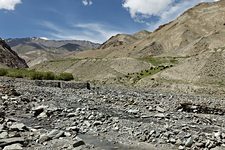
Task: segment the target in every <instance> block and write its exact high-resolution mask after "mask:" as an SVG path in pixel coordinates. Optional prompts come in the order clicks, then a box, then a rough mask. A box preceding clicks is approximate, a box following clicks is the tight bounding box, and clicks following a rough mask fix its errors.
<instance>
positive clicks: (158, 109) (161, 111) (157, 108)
mask: <svg viewBox="0 0 225 150" xmlns="http://www.w3.org/2000/svg"><path fill="white" fill-rule="evenodd" d="M156 111H158V112H160V113H164V112H165V109H163V108H161V107H159V106H157V107H156Z"/></svg>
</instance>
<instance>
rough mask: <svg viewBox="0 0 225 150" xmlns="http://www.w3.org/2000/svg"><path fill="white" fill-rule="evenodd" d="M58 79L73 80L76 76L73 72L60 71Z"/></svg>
mask: <svg viewBox="0 0 225 150" xmlns="http://www.w3.org/2000/svg"><path fill="white" fill-rule="evenodd" d="M58 79H59V80H63V81H70V80H73V79H74V77H73V75H72V73H60V74H59V76H58Z"/></svg>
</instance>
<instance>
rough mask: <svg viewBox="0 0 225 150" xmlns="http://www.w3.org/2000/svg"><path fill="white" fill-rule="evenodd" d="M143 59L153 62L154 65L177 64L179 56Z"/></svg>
mask: <svg viewBox="0 0 225 150" xmlns="http://www.w3.org/2000/svg"><path fill="white" fill-rule="evenodd" d="M141 60H143V61H146V62H149V63H151V64H152V65H154V66H159V65H162V64H177V63H178V58H177V57H153V56H149V57H143V58H141Z"/></svg>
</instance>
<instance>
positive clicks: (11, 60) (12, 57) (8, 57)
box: [0, 39, 28, 68]
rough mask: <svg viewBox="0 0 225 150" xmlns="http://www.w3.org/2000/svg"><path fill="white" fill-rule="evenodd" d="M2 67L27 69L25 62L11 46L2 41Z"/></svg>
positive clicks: (0, 63)
mask: <svg viewBox="0 0 225 150" xmlns="http://www.w3.org/2000/svg"><path fill="white" fill-rule="evenodd" d="M0 67H11V68H27V67H28V66H27V64H26V62H25V60H23V59H22V58H20V57H19V56H18V55H17V53H16V52H14V51H13V50H12V49H11V48H10V46H9V45H8V44H7V43H6V42H5V41H4V40H2V39H0Z"/></svg>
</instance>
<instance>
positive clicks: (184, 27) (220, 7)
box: [81, 0, 225, 58]
mask: <svg viewBox="0 0 225 150" xmlns="http://www.w3.org/2000/svg"><path fill="white" fill-rule="evenodd" d="M141 33H142V36H137V34H134V35H125V34H124V35H117V36H114V37H112V38H110V39H109V40H108V41H106V42H105V43H104V44H103V45H101V47H100V48H101V49H100V50H99V51H100V52H97V53H96V54H95V55H96V56H98V57H121V56H125V57H135V58H137V57H146V56H192V55H196V54H199V53H201V52H203V51H205V50H207V49H213V48H218V47H223V46H224V41H223V40H222V39H223V37H224V33H225V1H224V0H221V1H220V2H215V3H201V4H199V5H197V6H195V7H194V8H192V9H189V10H188V11H186V12H185V13H184V14H182V15H181V16H180V17H178V18H177V19H176V20H174V21H172V22H170V23H168V24H165V25H162V26H160V27H159V28H158V29H157V30H155V31H154V32H152V33H150V32H141ZM139 34H140V33H139ZM135 35H136V36H135ZM137 37H139V38H137ZM91 53H92V52H88V51H87V52H84V53H81V54H82V55H87V56H88V55H89V54H91Z"/></svg>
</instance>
